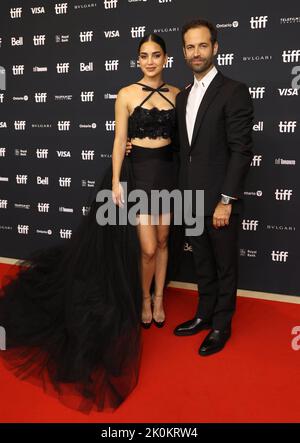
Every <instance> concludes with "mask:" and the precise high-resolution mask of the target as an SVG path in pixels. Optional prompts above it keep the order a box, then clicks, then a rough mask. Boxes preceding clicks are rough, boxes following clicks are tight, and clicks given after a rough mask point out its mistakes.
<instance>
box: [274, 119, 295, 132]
mask: <svg viewBox="0 0 300 443" xmlns="http://www.w3.org/2000/svg"><path fill="white" fill-rule="evenodd" d="M296 126H297V122H296V121H286V120H285V121H280V122H279V123H278V127H279V132H285V133H286V132H289V133H290V132H295V129H296Z"/></svg>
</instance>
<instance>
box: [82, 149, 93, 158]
mask: <svg viewBox="0 0 300 443" xmlns="http://www.w3.org/2000/svg"><path fill="white" fill-rule="evenodd" d="M94 155H95V151H93V150H92V149H90V150H88V149H83V150H82V151H81V158H82V160H94Z"/></svg>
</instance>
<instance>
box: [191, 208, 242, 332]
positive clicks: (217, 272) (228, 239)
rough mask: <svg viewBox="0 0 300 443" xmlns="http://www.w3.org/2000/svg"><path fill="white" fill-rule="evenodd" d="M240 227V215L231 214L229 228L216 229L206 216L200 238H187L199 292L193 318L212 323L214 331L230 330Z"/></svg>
mask: <svg viewBox="0 0 300 443" xmlns="http://www.w3.org/2000/svg"><path fill="white" fill-rule="evenodd" d="M239 226H240V214H231V216H230V219H229V225H227V226H225V227H222V228H218V229H216V228H214V226H213V223H212V216H211V215H210V216H205V217H204V230H203V233H202V235H200V236H194V237H189V240H190V243H191V245H192V249H193V257H194V263H195V268H196V275H197V284H198V291H199V302H198V309H197V313H196V316H197V317H200V318H203V319H205V320H211V321H212V326H213V329H220V330H224V329H226V328H228V327H230V325H231V319H232V316H233V314H234V312H235V307H236V293H237V281H238V257H239V250H238V235H239Z"/></svg>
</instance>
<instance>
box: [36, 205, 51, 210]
mask: <svg viewBox="0 0 300 443" xmlns="http://www.w3.org/2000/svg"><path fill="white" fill-rule="evenodd" d="M49 207H50V204H49V203H38V205H37V209H38V212H49Z"/></svg>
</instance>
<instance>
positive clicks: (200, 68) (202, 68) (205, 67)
mask: <svg viewBox="0 0 300 443" xmlns="http://www.w3.org/2000/svg"><path fill="white" fill-rule="evenodd" d="M193 60H194V59H190V60H187V62H188V65H189V67H190V68H191V69H192V71H193V72H194V73H195V74H200V73H201V72H204V71H207V70H208V69H209V68H210V67H211V66H212V64H213V58H209V59H206V60H201V59H200V60H201V61H203V62H204V63H203V64H202V65H200V66H195V65H193Z"/></svg>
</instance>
